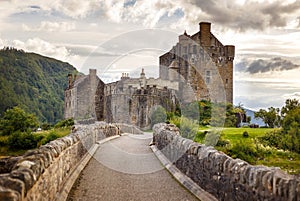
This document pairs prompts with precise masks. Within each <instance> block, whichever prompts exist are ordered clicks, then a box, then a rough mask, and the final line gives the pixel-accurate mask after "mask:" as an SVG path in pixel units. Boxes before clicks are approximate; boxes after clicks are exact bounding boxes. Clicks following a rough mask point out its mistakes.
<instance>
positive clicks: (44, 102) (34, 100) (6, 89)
mask: <svg viewBox="0 0 300 201" xmlns="http://www.w3.org/2000/svg"><path fill="white" fill-rule="evenodd" d="M0 72H1V73H0V100H1V101H0V116H2V115H3V113H4V112H5V111H6V110H7V109H10V108H13V107H15V106H19V107H20V108H22V109H24V110H25V111H26V112H30V113H33V114H34V115H36V116H37V118H38V120H39V121H40V122H43V123H49V124H55V123H56V122H58V121H59V120H61V119H63V110H64V108H63V107H64V90H65V88H66V87H67V83H68V80H67V75H68V73H77V70H76V68H74V67H73V66H72V65H70V64H68V63H66V62H62V61H58V60H56V59H53V58H48V57H45V56H41V55H38V54H35V53H27V52H25V51H23V50H17V49H15V48H11V47H4V48H3V49H1V50H0Z"/></svg>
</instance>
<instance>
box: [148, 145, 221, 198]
mask: <svg viewBox="0 0 300 201" xmlns="http://www.w3.org/2000/svg"><path fill="white" fill-rule="evenodd" d="M150 147H151V149H152V151H153V153H154V155H155V156H156V157H157V158H158V160H159V161H160V162H161V164H162V165H163V166H164V167H165V168H166V169H167V170H168V171H169V173H170V174H171V175H173V177H174V178H175V179H176V180H177V181H178V182H179V183H181V184H182V185H183V186H184V187H185V188H186V189H187V190H189V191H190V192H191V193H192V194H193V195H195V196H196V197H197V198H198V199H200V200H202V201H218V199H216V198H215V197H214V196H213V195H211V194H210V193H208V192H207V191H205V190H204V189H202V188H201V187H200V186H198V185H197V184H196V183H195V182H194V181H193V180H192V179H190V178H189V177H187V176H186V175H185V174H183V173H182V172H181V171H180V170H179V169H178V168H177V167H176V166H175V165H173V164H172V163H171V161H170V160H169V159H168V158H167V157H166V156H165V155H164V154H163V153H162V152H161V151H160V150H159V149H158V148H157V147H156V146H155V145H151V146H150Z"/></svg>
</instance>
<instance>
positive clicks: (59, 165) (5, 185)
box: [0, 122, 119, 201]
mask: <svg viewBox="0 0 300 201" xmlns="http://www.w3.org/2000/svg"><path fill="white" fill-rule="evenodd" d="M98 131H99V132H98ZM100 131H101V132H100ZM103 134H104V135H103ZM118 134H119V128H117V127H116V126H114V125H108V124H106V123H104V122H102V123H99V124H98V123H95V124H90V125H76V129H75V128H74V129H73V132H72V133H71V134H70V135H68V136H65V137H63V138H60V139H57V140H54V141H52V142H50V143H48V144H46V145H43V146H41V147H40V148H39V149H36V150H30V151H27V152H26V153H25V154H24V155H23V156H20V157H18V158H6V159H2V160H0V164H3V166H4V167H3V168H2V172H1V174H0V200H1V201H2V200H3V201H4V200H5V201H10V200H11V201H23V200H24V201H43V200H45V201H46V200H47V201H51V200H54V199H55V198H56V196H57V195H58V194H59V193H60V191H61V189H62V188H63V186H64V184H65V182H66V181H67V180H68V178H69V176H70V174H71V173H72V172H73V170H74V169H75V168H76V167H77V165H78V164H79V163H80V161H81V159H82V158H83V157H84V156H85V155H86V153H88V151H89V149H90V148H92V147H93V145H95V144H96V142H97V140H98V139H99V135H103V136H101V137H102V138H103V137H104V138H105V137H109V136H113V135H118Z"/></svg>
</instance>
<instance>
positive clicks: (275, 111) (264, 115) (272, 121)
mask: <svg viewBox="0 0 300 201" xmlns="http://www.w3.org/2000/svg"><path fill="white" fill-rule="evenodd" d="M254 117H255V118H261V119H262V120H263V121H264V122H265V124H266V125H267V126H268V127H270V128H274V127H275V126H280V121H281V119H280V116H279V108H274V107H270V108H268V111H267V110H264V109H260V110H259V111H258V112H255V113H254Z"/></svg>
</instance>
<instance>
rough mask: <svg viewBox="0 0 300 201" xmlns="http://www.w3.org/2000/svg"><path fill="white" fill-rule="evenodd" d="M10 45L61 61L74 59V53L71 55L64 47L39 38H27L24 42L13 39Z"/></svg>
mask: <svg viewBox="0 0 300 201" xmlns="http://www.w3.org/2000/svg"><path fill="white" fill-rule="evenodd" d="M12 45H13V46H14V47H16V48H18V49H23V50H25V51H28V52H36V53H38V54H42V55H45V56H49V57H54V58H56V59H59V60H62V61H72V60H73V59H76V55H72V54H71V52H70V51H69V50H68V49H67V48H66V47H64V46H59V45H54V44H51V43H49V42H47V41H44V40H42V39H40V38H32V39H28V40H27V41H25V42H23V41H20V40H14V41H13V42H12Z"/></svg>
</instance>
